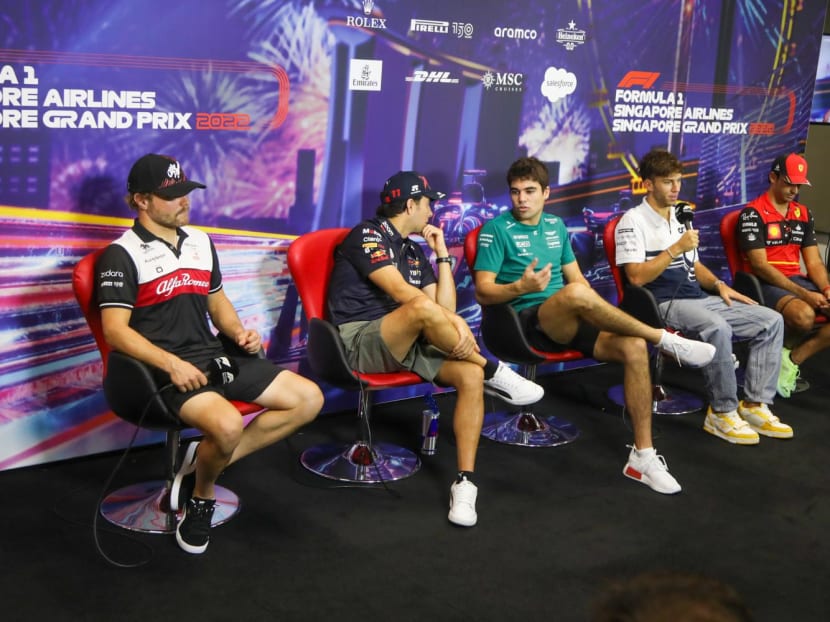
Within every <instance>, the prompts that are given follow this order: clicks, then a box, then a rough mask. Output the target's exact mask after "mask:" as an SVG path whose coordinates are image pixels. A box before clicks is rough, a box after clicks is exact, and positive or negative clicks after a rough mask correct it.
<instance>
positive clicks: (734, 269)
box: [720, 209, 764, 303]
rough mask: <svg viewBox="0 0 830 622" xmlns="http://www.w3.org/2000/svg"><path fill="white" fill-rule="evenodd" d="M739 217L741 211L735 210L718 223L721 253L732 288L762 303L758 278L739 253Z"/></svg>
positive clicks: (744, 257) (743, 256) (762, 298)
mask: <svg viewBox="0 0 830 622" xmlns="http://www.w3.org/2000/svg"><path fill="white" fill-rule="evenodd" d="M740 215H741V210H740V209H737V210H734V211H731V212H729V213H728V214H726V215H725V216H724V217H723V218H721V221H720V237H721V241H722V242H723V251H724V253H725V254H726V263H727V265H728V266H729V273H730V274H731V275H732V286H733V287H734V288H735V290H737V291H739V292H741V293H742V294H744V295H746V296H749V297H750V298H752V299H753V300H755V301H757V302H760V303H763V301H764V295H763V294H762V293H761V283H760V281H758V277H756V276H755V275H754V274H752V267H751V266H750V265H749V261H747V259H746V256H745V255H744V254H743V253H742V252H741V249H740V246H739V245H738V239H737V236H736V235H735V231H736V228H737V226H738V218H739V217H740Z"/></svg>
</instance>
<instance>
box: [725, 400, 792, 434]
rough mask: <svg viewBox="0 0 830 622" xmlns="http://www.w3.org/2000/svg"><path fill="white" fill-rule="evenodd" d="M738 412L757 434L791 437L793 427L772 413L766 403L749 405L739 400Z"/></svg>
mask: <svg viewBox="0 0 830 622" xmlns="http://www.w3.org/2000/svg"><path fill="white" fill-rule="evenodd" d="M738 414H739V415H740V416H741V419H743V420H744V421H746V422H747V423H748V424H749V426H750V427H751V428H752V429H753V430H755V431H756V432H757V433H758V434H763V435H764V436H771V437H772V438H792V437H793V429H792V428H791V427H790V426H788V425H787V424H786V423H782V422H781V421H780V420H779V419H778V417H776V416H775V415H773V414H772V412H771V411H770V409H769V406H767V405H766V404H761V405H760V406H752V407H750V406H747V405H746V404H744V402H743V400H741V402H740V404H738Z"/></svg>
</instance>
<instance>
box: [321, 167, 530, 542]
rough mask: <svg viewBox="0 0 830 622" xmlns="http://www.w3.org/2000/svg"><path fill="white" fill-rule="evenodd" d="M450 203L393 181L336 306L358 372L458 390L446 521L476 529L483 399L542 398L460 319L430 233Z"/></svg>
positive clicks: (338, 255)
mask: <svg viewBox="0 0 830 622" xmlns="http://www.w3.org/2000/svg"><path fill="white" fill-rule="evenodd" d="M444 196H445V195H444V194H443V193H441V192H436V191H435V190H433V189H432V188H430V187H429V184H428V183H427V180H426V178H425V177H423V176H422V175H419V174H418V173H415V172H414V171H400V172H398V173H396V174H395V175H393V176H392V177H390V178H389V179H387V180H386V184H385V185H384V187H383V191H382V192H381V193H380V200H381V204H380V206H379V207H378V209H377V216H376V217H375V218H373V219H370V220H366V221H364V222H362V223H360V224H359V225H357V226H356V227H355V228H354V229H352V231H351V232H350V233H349V234H348V236H347V237H346V239H345V240H344V241H343V243H342V244H341V245H340V246H339V247H338V248H337V251H336V252H335V265H334V270H333V272H332V277H331V283H330V285H329V292H331V294H330V297H329V301H328V302H329V311H330V315H331V320H332V322H333V323H334V324H335V325H337V326H338V329H339V331H340V335H341V336H342V338H343V342H344V345H345V347H346V350H347V352H348V354H349V357H350V362H351V364H352V365H353V366H354V367H355V369H357V370H358V371H361V372H366V373H371V372H387V371H397V370H401V369H408V370H410V371H413V372H414V373H416V374H418V375H419V376H421V377H422V378H423V379H424V380H427V381H435V382H436V383H437V384H440V385H442V386H451V387H455V389H456V395H457V399H456V406H455V412H454V419H453V428H454V431H455V439H456V448H457V461H458V470H459V473H458V477H457V479H456V481H455V482H454V483H453V484H452V487H451V488H450V512H449V516H448V518H449V520H450V521H451V522H453V523H455V524H456V525H461V526H464V527H471V526H473V525H475V523H476V520H477V514H476V509H475V502H476V496H477V488H476V486H475V484H473V482H472V481H471V477H472V472H473V469H474V467H475V457H476V451H477V448H478V438H479V435H480V434H481V424H482V420H483V418H484V396H483V393H484V392H487V393H489V394H492V395H495V396H497V397H500V398H501V399H503V400H505V401H507V402H509V403H511V404H514V405H525V404H532V403H534V402H537V401H538V400H540V399H541V398H542V395H543V394H544V390H543V389H542V387H540V386H539V385H537V384H535V383H533V382H530V381H528V380H525V379H524V378H522V377H521V376H519V375H518V374H516V373H515V372H514V371H513V370H511V369H510V368H509V367H507V366H506V365H504V364H502V363H498V362H493V361H488V360H487V359H485V358H484V357H483V356H482V355H481V354H480V353H479V348H478V345H477V343H476V339H475V337H474V336H473V334H472V331H471V330H470V328H469V326H467V323H466V322H465V321H464V320H463V319H462V318H461V317H460V316H459V315H457V314H456V313H455V305H456V297H455V282H454V280H453V273H452V265H451V259H450V256H449V253H448V251H447V245H446V242H445V240H444V233H443V231H442V230H441V229H440V228H438V227H435V226H433V225H430V224H429V219H430V217H431V216H432V208H431V203H432V201H434V200H436V199H440V198H442V197H444ZM410 235H420V236H421V237H423V239H424V240H425V241H426V243H427V245H428V246H429V248H430V250H431V251H432V252H433V253H435V262H436V265H437V267H438V274H437V275H436V273H435V271H434V270H433V268H432V266H431V264H430V262H429V260H428V259H427V257H426V254H425V252H424V250H423V249H422V248H421V246H420V245H418V244H417V243H416V242H414V241H412V240H410V239H409V236H410Z"/></svg>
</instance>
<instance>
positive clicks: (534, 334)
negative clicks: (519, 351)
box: [519, 305, 599, 358]
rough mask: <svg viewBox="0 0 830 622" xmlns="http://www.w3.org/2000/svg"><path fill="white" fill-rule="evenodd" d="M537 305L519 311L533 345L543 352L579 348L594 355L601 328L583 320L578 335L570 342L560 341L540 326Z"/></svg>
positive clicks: (527, 335)
mask: <svg viewBox="0 0 830 622" xmlns="http://www.w3.org/2000/svg"><path fill="white" fill-rule="evenodd" d="M540 306H541V305H535V306H533V307H528V308H527V309H522V310H521V311H519V321H520V323H521V325H522V331H523V332H524V334H525V336H526V337H527V340H528V342H529V343H530V345H531V346H533V347H534V348H536V349H537V350H541V351H543V352H563V351H565V350H577V351H579V352H582V354H584V355H585V356H587V357H588V358H593V356H594V346H595V345H596V343H597V338H598V337H599V330H597V329H596V328H595V327H594V326H591V325H590V324H586V323H585V322H581V323H580V324H579V328H578V329H577V331H576V335H574V338H573V339H571V341H570V343H558V342H556V341H554V340H553V339H551V338H550V337H548V336H547V335H546V334H545V333H544V332H543V331H542V327H541V326H539V307H540Z"/></svg>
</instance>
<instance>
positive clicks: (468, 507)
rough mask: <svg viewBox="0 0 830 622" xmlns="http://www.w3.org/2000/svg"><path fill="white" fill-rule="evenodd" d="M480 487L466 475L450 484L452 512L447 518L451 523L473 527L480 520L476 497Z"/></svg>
mask: <svg viewBox="0 0 830 622" xmlns="http://www.w3.org/2000/svg"><path fill="white" fill-rule="evenodd" d="M477 496H478V488H476V485H475V484H473V483H472V482H471V481H470V480H468V479H467V478H466V477H465V478H464V479H462V480H461V481H460V482H453V485H452V486H450V513H449V516H447V518H449V519H450V522H451V523H455V524H456V525H460V526H462V527H472V526H473V525H475V524H476V521H477V520H478V514H476V497H477Z"/></svg>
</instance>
